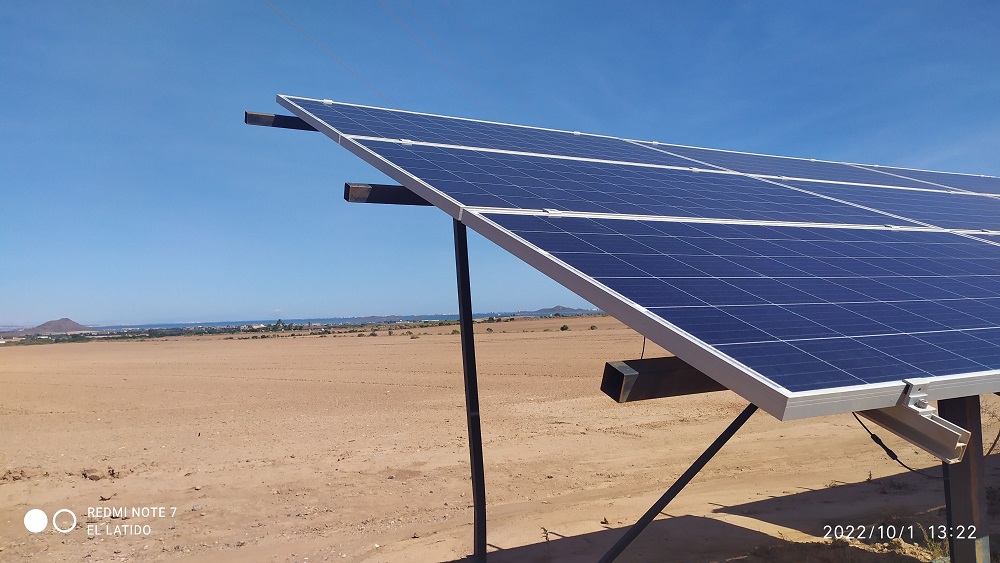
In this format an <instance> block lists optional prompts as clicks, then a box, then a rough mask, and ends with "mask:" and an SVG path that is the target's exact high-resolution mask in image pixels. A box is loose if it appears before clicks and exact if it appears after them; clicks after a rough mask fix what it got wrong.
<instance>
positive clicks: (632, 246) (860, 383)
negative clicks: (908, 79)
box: [278, 96, 1000, 419]
mask: <svg viewBox="0 0 1000 563" xmlns="http://www.w3.org/2000/svg"><path fill="white" fill-rule="evenodd" d="M278 101H279V103H281V104H282V105H284V106H285V107H287V108H288V109H290V110H291V111H292V112H293V113H295V114H296V115H298V116H299V117H301V118H302V119H304V120H306V121H307V122H308V123H310V125H312V126H313V127H315V128H316V129H318V130H320V131H322V132H324V133H326V134H327V135H328V136H330V137H331V138H332V139H334V140H336V141H337V142H338V143H340V144H342V145H343V146H345V147H346V148H348V149H349V150H351V151H352V152H354V153H355V154H356V155H358V156H360V157H361V158H363V159H365V160H366V161H367V162H369V163H371V164H372V165H374V166H375V167H377V168H378V169H379V170H381V171H383V172H385V173H386V174H388V175H389V176H390V177H392V178H394V179H395V180H396V181H398V182H400V183H401V184H403V185H404V186H406V187H407V188H409V189H410V190H412V191H414V192H415V193H417V194H418V195H420V196H421V197H423V198H424V199H427V200H428V201H430V202H431V203H434V204H435V205H437V206H438V207H441V208H442V209H443V210H445V211H446V212H448V213H449V214H450V215H452V216H453V217H455V218H456V219H459V220H461V221H462V222H464V223H465V224H466V225H468V226H469V227H470V228H472V229H474V230H476V231H478V232H479V233H480V234H482V235H484V236H486V237H487V238H488V239H490V240H492V241H493V242H495V243H497V244H499V245H500V246H502V247H503V248H505V249H507V250H508V251H510V252H512V253H513V254H515V255H516V256H518V257H520V258H521V259H523V260H525V261H526V262H528V263H529V264H531V265H533V266H535V267H536V268H538V269H539V270H541V271H542V272H544V273H546V274H547V275H549V276H550V277H552V278H553V279H555V280H556V281H558V282H560V283H562V284H563V285H565V286H566V287H568V288H569V289H571V290H573V291H575V292H576V293H578V294H579V295H581V296H583V297H584V298H586V299H588V300H589V301H591V302H592V303H594V304H595V305H597V306H599V307H601V308H602V309H604V310H605V311H608V312H609V313H611V314H613V315H614V316H616V317H618V318H619V319H621V320H622V321H624V322H625V323H626V324H628V325H629V326H631V327H633V328H635V329H636V330H638V331H639V332H641V333H642V334H644V335H646V336H647V337H649V338H650V339H652V340H653V341H655V342H657V343H658V344H660V345H661V346H663V347H665V348H666V349H668V350H670V351H671V352H673V353H675V354H677V355H678V356H679V357H681V358H682V359H683V360H685V361H687V362H688V363H690V364H692V365H693V366H695V367H697V368H698V369H700V370H701V371H703V372H704V373H707V374H709V375H710V376H712V377H713V378H715V379H716V380H718V381H719V382H720V383H722V384H723V385H725V386H726V387H728V388H730V389H732V390H734V391H736V392H737V393H740V394H742V395H743V396H744V397H746V398H747V399H748V400H750V401H751V402H754V403H755V404H757V405H759V406H760V407H761V408H764V409H765V410H767V411H768V412H770V413H771V414H773V415H775V416H776V417H778V418H782V419H788V418H799V417H804V416H815V415H821V414H829V413H835V412H847V411H856V410H864V409H875V408H884V407H887V406H892V405H893V404H895V403H896V402H897V400H898V399H899V397H900V394H901V393H902V392H903V390H904V389H905V388H906V386H907V384H908V383H913V382H921V384H922V385H924V389H926V390H928V393H929V394H931V398H946V397H955V396H965V395H972V394H979V393H985V392H994V391H998V390H1000V244H998V242H1000V237H998V236H994V235H997V234H1000V220H998V219H997V217H1000V214H998V213H997V211H998V210H1000V209H998V207H997V206H998V205H1000V201H998V199H1000V198H995V197H991V196H985V195H977V194H972V193H954V192H958V191H959V190H965V191H967V192H968V191H979V192H983V191H984V189H985V188H984V187H989V186H990V185H992V184H991V183H990V181H989V180H988V179H986V180H984V179H983V178H982V177H978V176H966V175H956V174H947V173H924V172H918V171H910V170H903V169H883V168H875V167H871V166H859V165H852V164H844V163H835V162H825V161H813V160H805V159H793V158H785V157H773V156H765V155H752V154H747V153H733V152H728V151H717V150H711V149H698V148H693V147H681V146H678V145H662V144H653V143H641V142H636V141H630V140H626V139H617V138H613V137H606V136H596V135H585V134H577V133H572V132H565V131H554V130H549V129H539V128H530V127H521V126H514V125H505V124H498V123H490V122H482V121H475V120H467V119H457V118H448V117H442V116H433V115H426V114H418V113H412V112H402V111H398V110H384V109H379V108H370V107H364V106H352V105H349V104H340V103H335V102H329V101H326V102H324V101H322V100H310V99H305V98H291V97H286V96H279V97H278ZM955 178H960V179H962V180H963V181H962V182H957V181H953V180H954V179H955ZM972 178H975V179H977V180H975V181H973V180H970V179H972ZM944 179H947V180H949V181H950V182H951V184H945V183H942V182H937V181H936V180H944ZM959 184H961V186H960V185H959ZM973 186H975V187H977V188H978V190H973V189H971V188H972V187H973ZM927 382H931V384H930V385H927Z"/></svg>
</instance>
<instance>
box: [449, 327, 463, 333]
mask: <svg viewBox="0 0 1000 563" xmlns="http://www.w3.org/2000/svg"><path fill="white" fill-rule="evenodd" d="M451 333H452V334H462V331H460V330H458V329H457V328H453V329H451Z"/></svg>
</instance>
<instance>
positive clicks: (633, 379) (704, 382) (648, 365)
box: [601, 356, 726, 403]
mask: <svg viewBox="0 0 1000 563" xmlns="http://www.w3.org/2000/svg"><path fill="white" fill-rule="evenodd" d="M725 390H726V388H725V387H723V386H722V385H721V384H719V383H718V382H716V381H715V380H714V379H712V378H711V377H709V376H707V375H705V374H704V373H702V372H700V371H698V370H697V369H695V368H693V367H691V365H690V364H688V363H687V362H685V361H684V360H681V359H680V358H678V357H676V356H669V357H666V358H646V359H642V360H625V361H622V362H608V363H607V364H605V365H604V378H603V380H602V381H601V391H604V393H605V394H607V395H608V396H609V397H611V398H612V399H614V400H616V401H618V402H619V403H628V402H631V401H642V400H645V399H661V398H664V397H679V396H682V395H694V394H697V393H709V392H712V391H725Z"/></svg>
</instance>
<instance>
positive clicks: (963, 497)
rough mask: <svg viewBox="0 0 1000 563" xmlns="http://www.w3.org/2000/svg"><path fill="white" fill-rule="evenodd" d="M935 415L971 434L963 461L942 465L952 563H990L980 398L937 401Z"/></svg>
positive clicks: (976, 396)
mask: <svg viewBox="0 0 1000 563" xmlns="http://www.w3.org/2000/svg"><path fill="white" fill-rule="evenodd" d="M938 412H939V413H940V414H941V417H942V418H944V419H945V420H948V421H951V422H953V423H955V424H957V425H959V426H961V427H963V428H965V429H967V430H968V431H969V432H971V434H972V437H971V438H970V440H969V444H968V448H967V449H966V452H965V457H963V458H962V461H961V462H959V463H952V464H948V463H944V464H943V470H944V486H945V491H944V499H945V506H946V510H947V515H948V530H949V532H950V533H949V539H948V548H949V552H950V553H951V561H952V563H989V562H990V538H989V536H987V535H986V529H985V524H986V519H985V508H986V486H985V482H984V481H983V437H982V436H983V425H982V413H981V411H980V405H979V396H978V395H975V396H972V397H958V398H955V399H942V400H940V401H938Z"/></svg>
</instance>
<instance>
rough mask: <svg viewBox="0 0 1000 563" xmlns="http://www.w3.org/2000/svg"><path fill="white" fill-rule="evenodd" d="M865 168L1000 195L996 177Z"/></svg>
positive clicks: (998, 181)
mask: <svg viewBox="0 0 1000 563" xmlns="http://www.w3.org/2000/svg"><path fill="white" fill-rule="evenodd" d="M865 167H866V168H871V169H872V170H879V171H881V172H884V173H886V174H894V175H897V176H903V177H907V178H914V179H917V180H921V181H924V182H930V183H932V184H934V185H936V186H943V187H947V188H954V189H958V190H967V191H970V192H979V193H984V194H1000V178H997V177H996V176H973V175H971V174H954V173H949V172H932V171H929V170H909V169H906V168H894V167H892V166H874V165H865Z"/></svg>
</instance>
